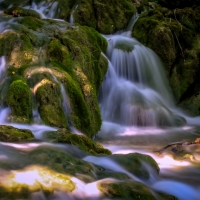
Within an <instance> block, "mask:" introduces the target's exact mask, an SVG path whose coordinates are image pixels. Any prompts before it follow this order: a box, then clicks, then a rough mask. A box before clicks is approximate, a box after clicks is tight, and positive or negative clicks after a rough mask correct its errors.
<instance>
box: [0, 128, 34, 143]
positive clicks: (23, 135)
mask: <svg viewBox="0 0 200 200" xmlns="http://www.w3.org/2000/svg"><path fill="white" fill-rule="evenodd" d="M33 139H34V135H33V134H32V132H31V131H30V130H25V129H17V128H14V127H12V126H3V125H1V126H0V141H3V142H25V141H30V140H33Z"/></svg>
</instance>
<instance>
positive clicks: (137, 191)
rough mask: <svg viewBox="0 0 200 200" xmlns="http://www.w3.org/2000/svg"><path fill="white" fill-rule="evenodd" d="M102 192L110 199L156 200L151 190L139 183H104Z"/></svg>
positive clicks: (101, 186)
mask: <svg viewBox="0 0 200 200" xmlns="http://www.w3.org/2000/svg"><path fill="white" fill-rule="evenodd" d="M98 188H99V189H100V191H101V192H102V193H103V194H104V195H105V196H106V197H109V198H120V199H121V198H122V199H127V200H128V199H130V200H131V199H142V200H155V199H156V198H155V197H154V196H153V195H152V193H151V190H150V189H149V188H148V187H147V186H145V185H144V184H142V183H139V182H102V183H100V184H98Z"/></svg>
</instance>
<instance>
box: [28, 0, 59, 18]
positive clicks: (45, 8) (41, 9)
mask: <svg viewBox="0 0 200 200" xmlns="http://www.w3.org/2000/svg"><path fill="white" fill-rule="evenodd" d="M25 8H26V9H32V10H35V11H36V12H37V13H39V14H40V17H41V18H42V19H46V18H50V19H53V18H55V17H56V12H57V8H58V2H57V1H54V2H53V3H47V2H45V1H42V2H40V3H39V4H36V3H35V2H32V5H31V8H30V6H26V7H25Z"/></svg>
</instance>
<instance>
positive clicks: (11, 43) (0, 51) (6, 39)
mask: <svg viewBox="0 0 200 200" xmlns="http://www.w3.org/2000/svg"><path fill="white" fill-rule="evenodd" d="M19 42H20V37H19V34H17V33H15V32H14V31H7V32H4V33H2V34H0V56H3V55H10V53H11V51H12V50H13V48H14V47H15V45H17V44H18V43H19Z"/></svg>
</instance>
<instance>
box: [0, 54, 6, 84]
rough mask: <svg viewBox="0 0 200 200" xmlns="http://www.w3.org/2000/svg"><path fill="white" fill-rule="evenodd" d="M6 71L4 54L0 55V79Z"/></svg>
mask: <svg viewBox="0 0 200 200" xmlns="http://www.w3.org/2000/svg"><path fill="white" fill-rule="evenodd" d="M5 72H6V58H5V56H1V57H0V81H1V80H2V79H3V78H4V75H5Z"/></svg>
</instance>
